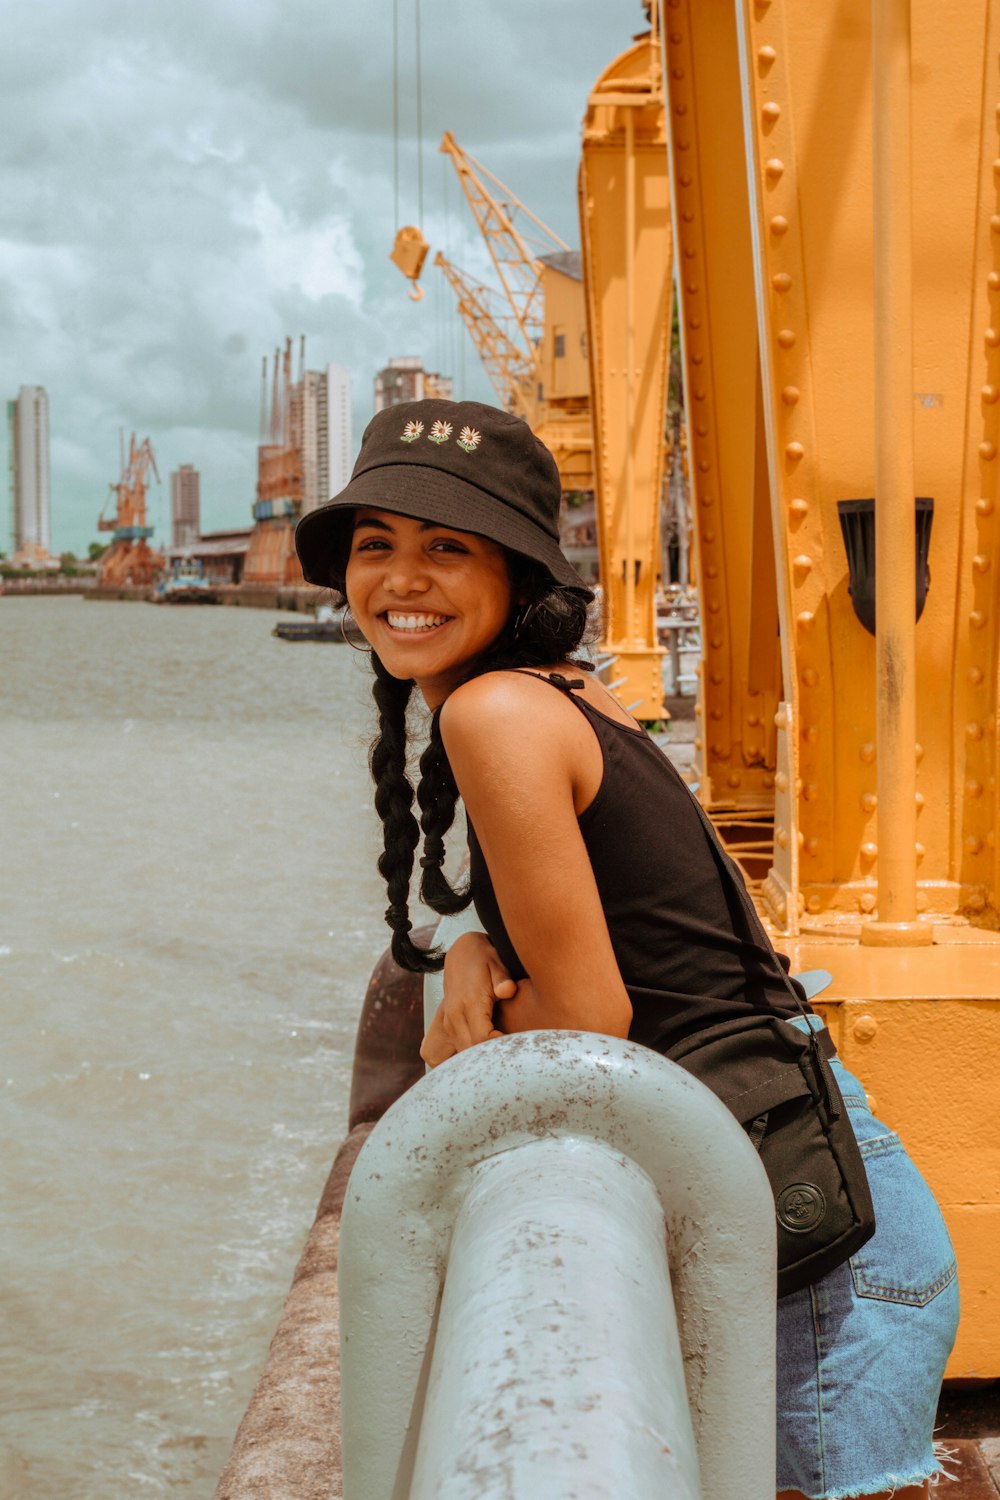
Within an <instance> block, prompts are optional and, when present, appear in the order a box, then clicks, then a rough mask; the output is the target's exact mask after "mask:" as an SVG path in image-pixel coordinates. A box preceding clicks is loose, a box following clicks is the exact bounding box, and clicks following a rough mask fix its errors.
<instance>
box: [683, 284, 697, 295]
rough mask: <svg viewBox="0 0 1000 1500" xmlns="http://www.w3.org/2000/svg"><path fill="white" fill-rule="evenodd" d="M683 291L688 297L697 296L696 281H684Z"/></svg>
mask: <svg viewBox="0 0 1000 1500" xmlns="http://www.w3.org/2000/svg"><path fill="white" fill-rule="evenodd" d="M684 290H685V291H686V292H687V294H688V296H689V297H695V296H697V294H698V283H697V282H696V281H685V283H684Z"/></svg>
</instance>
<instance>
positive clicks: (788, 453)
mask: <svg viewBox="0 0 1000 1500" xmlns="http://www.w3.org/2000/svg"><path fill="white" fill-rule="evenodd" d="M805 452H806V450H805V449H804V448H803V446H802V444H801V443H786V444H785V457H786V458H787V459H788V462H789V463H792V464H797V463H798V462H799V460H800V459H801V458H804V457H805Z"/></svg>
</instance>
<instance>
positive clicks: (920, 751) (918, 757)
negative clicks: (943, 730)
mask: <svg viewBox="0 0 1000 1500" xmlns="http://www.w3.org/2000/svg"><path fill="white" fill-rule="evenodd" d="M913 758H914V760H915V761H916V763H917V765H918V766H919V764H920V762H921V761H922V760H923V758H924V747H923V745H922V744H921V743H920V741H919V740H917V742H916V744H915V745H914V747H913Z"/></svg>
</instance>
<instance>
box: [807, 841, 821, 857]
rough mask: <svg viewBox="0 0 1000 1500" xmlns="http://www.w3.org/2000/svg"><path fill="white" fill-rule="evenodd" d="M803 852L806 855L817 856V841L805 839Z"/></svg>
mask: <svg viewBox="0 0 1000 1500" xmlns="http://www.w3.org/2000/svg"><path fill="white" fill-rule="evenodd" d="M803 850H804V852H805V853H806V854H811V855H813V856H815V855H817V854H818V853H819V839H806V841H805V844H804V845H803Z"/></svg>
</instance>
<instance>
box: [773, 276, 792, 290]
mask: <svg viewBox="0 0 1000 1500" xmlns="http://www.w3.org/2000/svg"><path fill="white" fill-rule="evenodd" d="M771 285H772V286H773V287H774V290H775V291H776V292H787V291H789V290H790V288H791V285H792V278H791V277H790V276H789V274H788V272H787V271H778V272H777V273H776V274H775V275H774V276H772V277H771Z"/></svg>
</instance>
